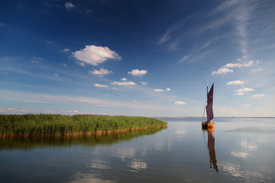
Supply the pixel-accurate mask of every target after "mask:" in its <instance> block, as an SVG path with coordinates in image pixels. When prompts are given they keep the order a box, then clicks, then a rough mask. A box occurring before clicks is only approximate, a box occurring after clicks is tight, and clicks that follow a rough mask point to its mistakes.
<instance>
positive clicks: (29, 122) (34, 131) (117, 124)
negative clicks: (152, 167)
mask: <svg viewBox="0 0 275 183" xmlns="http://www.w3.org/2000/svg"><path fill="white" fill-rule="evenodd" d="M166 125H167V122H165V121H162V120H158V119H154V118H147V117H136V116H103V115H74V116H68V115H58V114H24V115H0V135H1V136H37V135H38V136H48V135H68V134H88V133H91V134H93V133H94V134H95V133H107V132H115V131H123V130H125V131H127V130H133V129H140V128H150V127H161V126H166Z"/></svg>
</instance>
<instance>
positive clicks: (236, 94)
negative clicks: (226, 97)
mask: <svg viewBox="0 0 275 183" xmlns="http://www.w3.org/2000/svg"><path fill="white" fill-rule="evenodd" d="M234 95H244V93H237V94H234Z"/></svg>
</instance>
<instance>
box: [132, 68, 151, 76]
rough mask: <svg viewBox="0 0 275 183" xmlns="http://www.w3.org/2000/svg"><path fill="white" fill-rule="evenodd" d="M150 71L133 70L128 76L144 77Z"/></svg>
mask: <svg viewBox="0 0 275 183" xmlns="http://www.w3.org/2000/svg"><path fill="white" fill-rule="evenodd" d="M147 72H148V71H146V70H138V69H133V70H132V71H129V72H128V74H132V75H133V76H139V77H140V76H142V75H144V74H147Z"/></svg>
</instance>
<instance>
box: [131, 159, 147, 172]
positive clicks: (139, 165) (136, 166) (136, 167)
mask: <svg viewBox="0 0 275 183" xmlns="http://www.w3.org/2000/svg"><path fill="white" fill-rule="evenodd" d="M128 167H130V168H132V170H131V171H133V172H138V171H140V170H145V169H147V168H148V166H147V163H145V162H142V161H132V162H131V163H130V164H129V165H128Z"/></svg>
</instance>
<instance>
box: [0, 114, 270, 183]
mask: <svg viewBox="0 0 275 183" xmlns="http://www.w3.org/2000/svg"><path fill="white" fill-rule="evenodd" d="M164 120H166V121H168V128H167V129H162V130H160V129H158V130H147V131H139V132H132V133H123V134H116V135H109V136H98V137H74V138H72V137H67V138H25V139H0V179H1V180H0V182H9V183H10V182H260V181H261V182H275V118H232V119H230V118H215V123H216V128H215V130H214V131H202V130H201V128H200V120H201V119H200V118H184V119H164Z"/></svg>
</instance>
